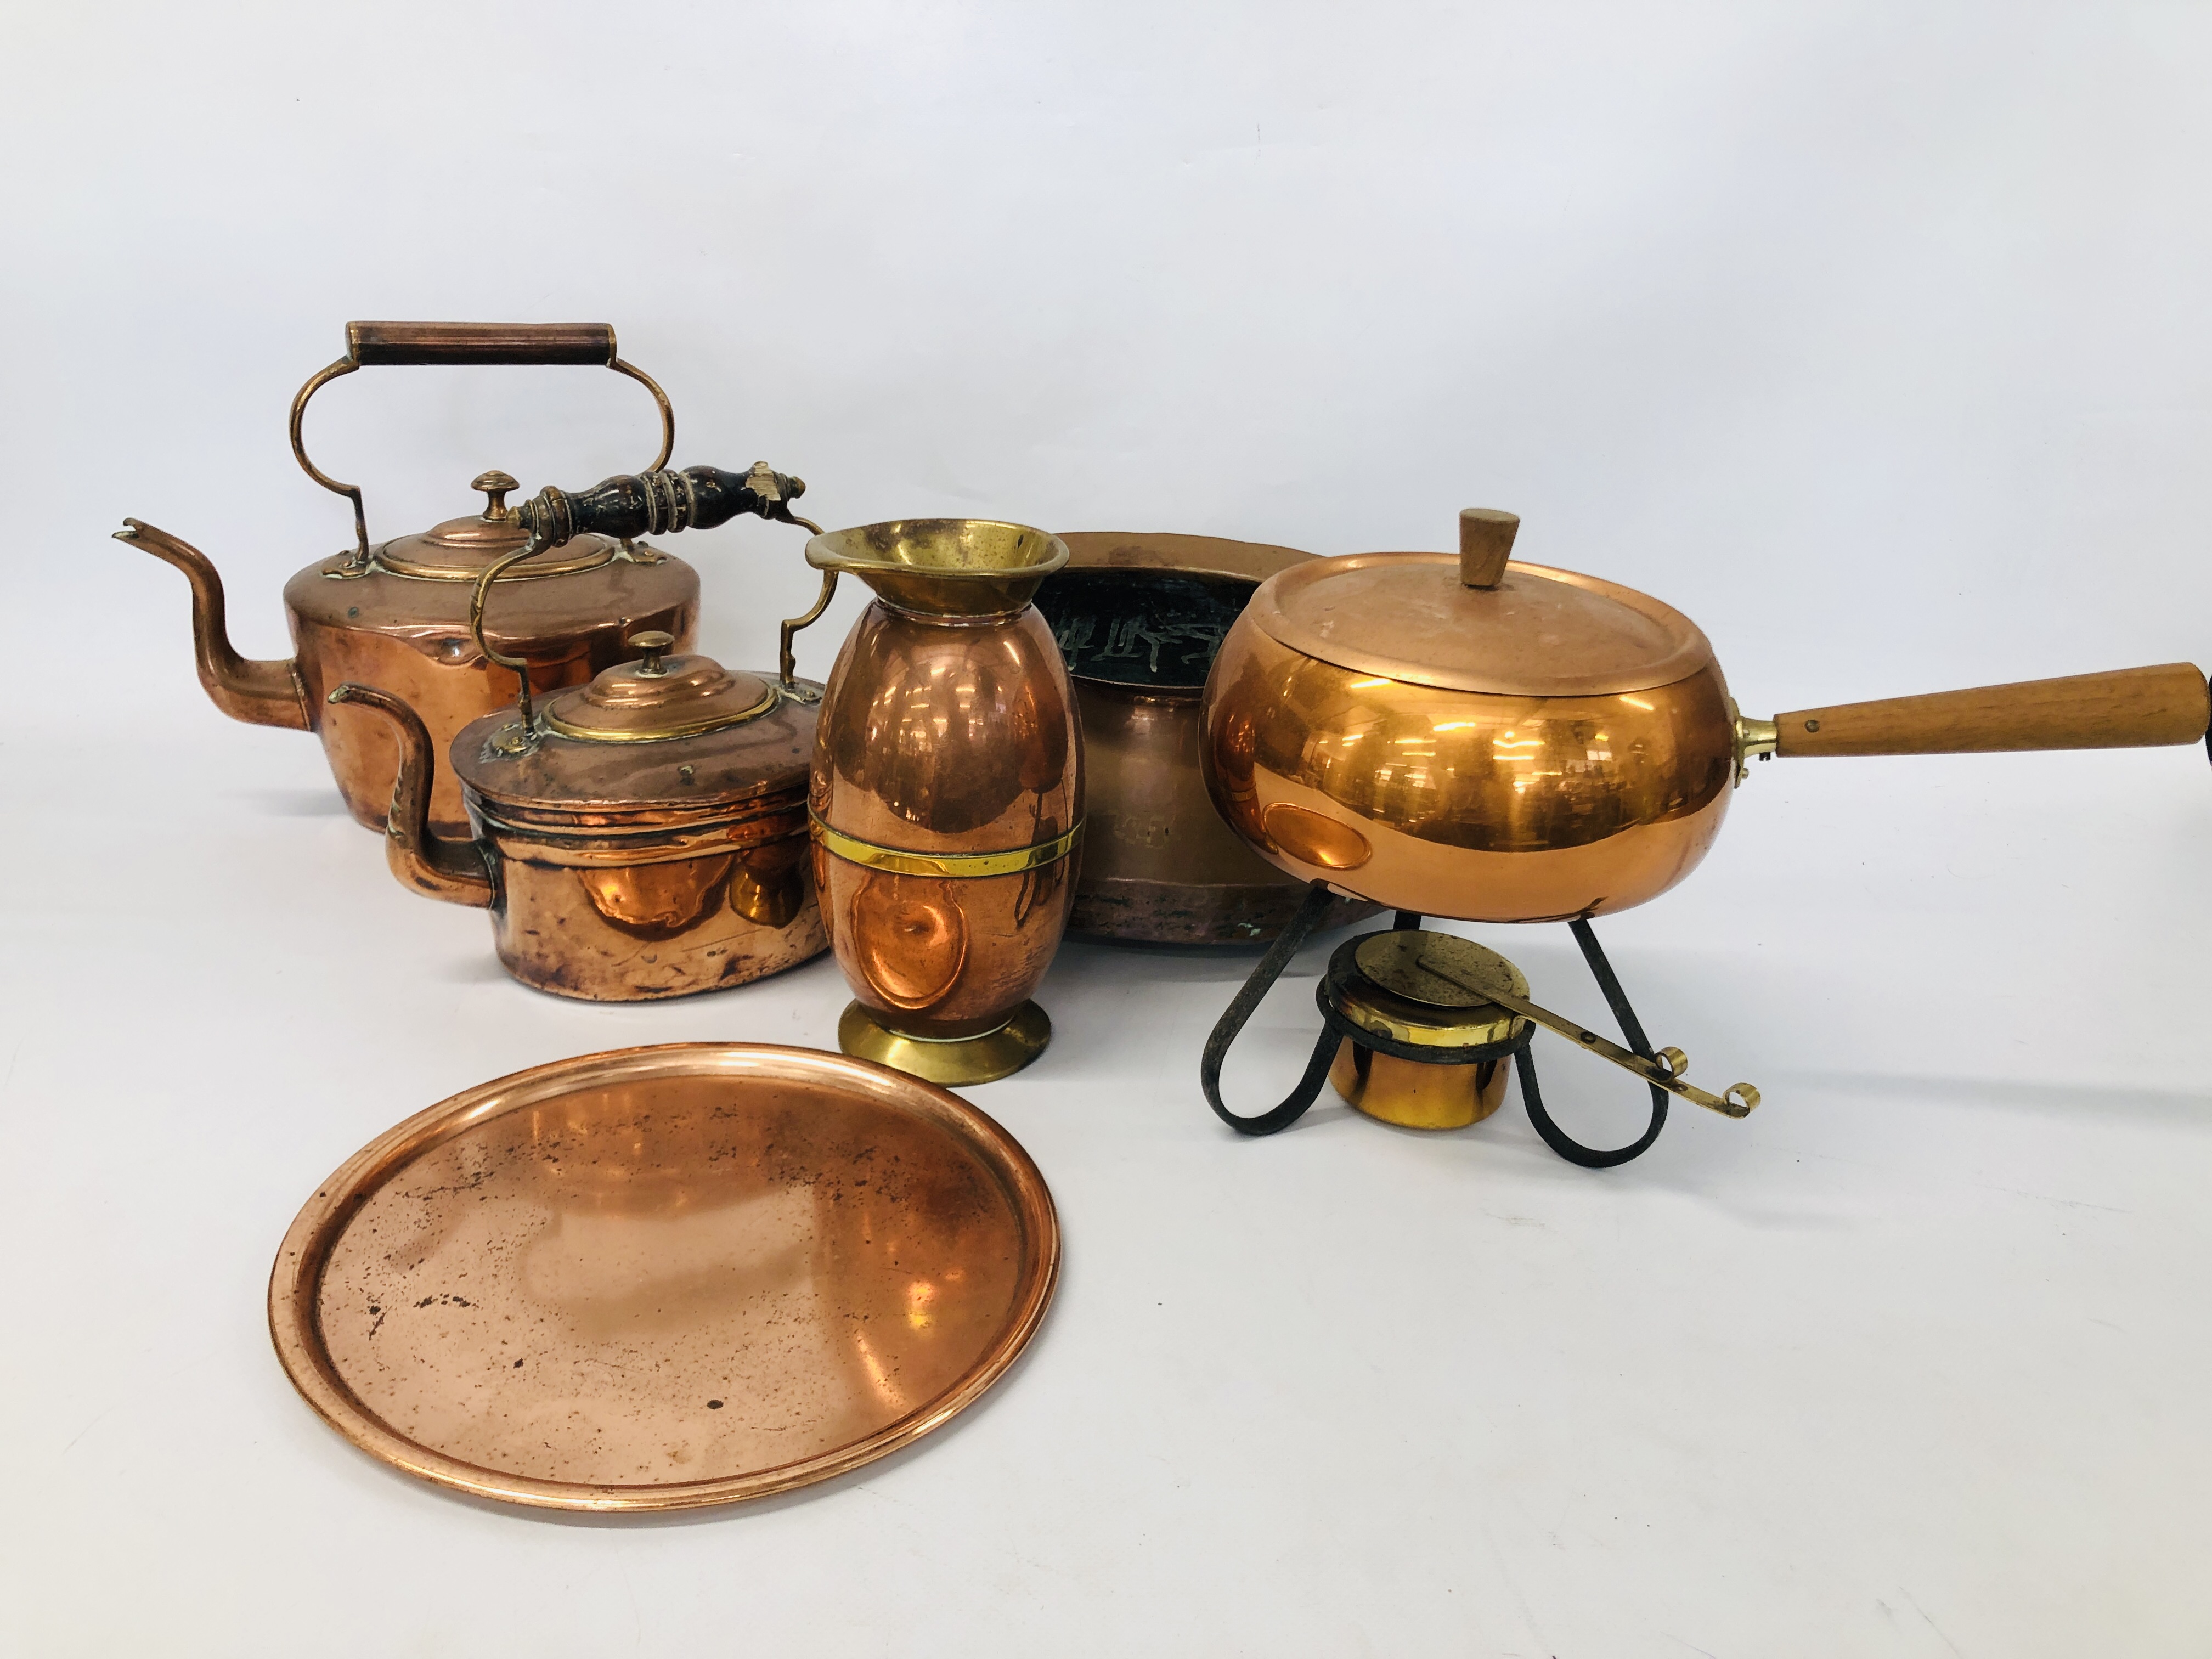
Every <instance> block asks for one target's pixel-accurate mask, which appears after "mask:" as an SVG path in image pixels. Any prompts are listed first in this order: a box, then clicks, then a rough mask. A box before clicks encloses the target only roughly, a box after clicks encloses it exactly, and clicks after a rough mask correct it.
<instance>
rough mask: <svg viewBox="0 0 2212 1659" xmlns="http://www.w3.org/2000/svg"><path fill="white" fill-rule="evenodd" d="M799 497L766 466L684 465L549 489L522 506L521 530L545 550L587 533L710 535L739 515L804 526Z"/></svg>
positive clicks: (791, 483)
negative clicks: (795, 509) (796, 506)
mask: <svg viewBox="0 0 2212 1659" xmlns="http://www.w3.org/2000/svg"><path fill="white" fill-rule="evenodd" d="M805 492H806V483H805V480H804V479H803V478H794V477H789V476H788V475H787V474H785V473H781V472H778V471H776V470H775V468H774V467H772V466H770V465H769V464H768V463H767V462H766V461H756V462H755V463H754V464H753V466H752V470H751V471H749V472H725V471H723V470H722V469H721V468H720V467H718V466H689V467H686V468H684V471H681V472H674V471H659V472H639V473H623V474H620V475H618V476H617V477H611V478H606V479H602V480H601V481H600V482H599V483H595V484H593V485H592V487H591V488H590V489H580V490H577V491H575V492H574V493H573V494H572V493H571V492H569V491H568V490H565V489H554V488H552V487H551V486H550V485H548V486H547V487H546V488H545V489H541V490H539V491H538V494H537V495H535V496H533V497H532V499H531V500H529V501H526V502H524V503H523V505H522V508H521V513H522V525H523V528H524V529H526V530H527V531H529V532H531V533H532V534H533V535H534V536H536V537H538V538H539V540H540V541H541V542H543V543H544V544H545V545H547V546H549V547H550V546H557V545H558V544H561V543H562V542H565V541H567V540H568V538H570V537H572V536H580V535H583V534H585V533H586V532H591V531H596V532H598V533H599V534H600V535H602V536H617V537H623V538H630V537H636V536H666V535H672V534H674V533H675V532H677V531H679V530H692V529H700V530H711V529H713V528H714V526H716V525H718V524H727V523H728V522H729V521H730V520H732V519H734V518H736V517H737V516H738V514H739V513H758V514H759V515H760V516H761V517H762V518H763V519H781V520H783V521H784V522H785V523H787V524H799V525H805V524H806V520H804V519H801V518H798V517H796V516H794V515H793V513H792V510H791V504H792V502H793V501H796V500H798V498H799V496H800V495H804V494H805ZM807 527H808V528H809V529H812V528H813V526H811V525H808V526H807Z"/></svg>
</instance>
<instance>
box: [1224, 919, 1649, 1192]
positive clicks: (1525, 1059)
mask: <svg viewBox="0 0 2212 1659" xmlns="http://www.w3.org/2000/svg"><path fill="white" fill-rule="evenodd" d="M1332 899H1333V895H1332V894H1331V892H1330V890H1329V886H1328V883H1327V882H1325V881H1317V882H1315V883H1314V884H1312V885H1311V886H1310V887H1309V888H1307V890H1306V896H1305V901H1304V903H1302V904H1301V905H1300V906H1299V907H1298V913H1297V915H1296V916H1295V917H1293V918H1292V919H1291V924H1290V926H1289V927H1285V929H1284V930H1283V932H1282V933H1281V934H1280V936H1279V937H1278V938H1277V939H1276V940H1275V942H1274V943H1273V945H1269V946H1268V947H1267V955H1265V956H1263V957H1261V958H1260V962H1259V965H1258V966H1257V967H1255V968H1254V969H1252V976H1251V977H1250V978H1249V979H1248V980H1246V981H1244V986H1243V989H1242V990H1240V991H1238V992H1237V996H1236V1000H1234V1001H1232V1002H1231V1003H1230V1005H1229V1006H1228V1007H1227V1008H1226V1009H1225V1010H1224V1011H1223V1013H1222V1016H1221V1018H1220V1020H1219V1021H1218V1023H1217V1024H1215V1025H1214V1028H1213V1034H1212V1036H1209V1037H1207V1038H1206V1054H1205V1056H1204V1057H1203V1058H1202V1059H1201V1060H1200V1061H1199V1066H1198V1079H1199V1085H1200V1087H1201V1088H1203V1089H1204V1090H1205V1091H1206V1104H1207V1105H1209V1106H1211V1107H1212V1108H1213V1110H1214V1114H1215V1115H1217V1116H1218V1117H1219V1118H1220V1119H1221V1121H1223V1122H1224V1123H1226V1124H1227V1125H1229V1127H1231V1128H1232V1129H1235V1130H1236V1131H1237V1133H1239V1134H1248V1135H1271V1134H1273V1133H1275V1132H1276V1131H1277V1130H1279V1129H1287V1128H1288V1127H1290V1126H1291V1124H1293V1123H1295V1122H1297V1121H1298V1119H1299V1118H1301V1117H1303V1116H1304V1115H1305V1110H1306V1109H1307V1108H1308V1107H1309V1106H1310V1105H1312V1104H1313V1103H1314V1102H1315V1101H1316V1099H1317V1098H1319V1097H1320V1095H1321V1087H1322V1083H1323V1082H1325V1081H1326V1080H1327V1079H1328V1068H1329V1065H1330V1063H1331V1062H1332V1061H1333V1060H1334V1059H1335V1058H1336V1052H1337V1048H1338V1045H1339V1044H1340V1043H1341V1042H1345V1041H1346V1040H1347V1039H1349V1040H1350V1041H1351V1042H1356V1043H1358V1044H1359V1045H1361V1046H1362V1047H1364V1048H1372V1049H1374V1050H1375V1051H1376V1052H1377V1053H1378V1054H1389V1055H1391V1056H1393V1057H1394V1058H1395V1059H1399V1060H1414V1061H1418V1062H1420V1063H1422V1064H1425V1065H1431V1066H1472V1065H1474V1064H1476V1063H1477V1062H1478V1061H1480V1060H1500V1059H1503V1058H1504V1056H1506V1055H1507V1054H1510V1055H1512V1056H1513V1069H1514V1072H1515V1074H1516V1076H1517V1077H1518V1078H1519V1079H1520V1081H1521V1103H1522V1105H1523V1106H1525V1107H1527V1108H1528V1121H1529V1122H1530V1123H1531V1124H1533V1125H1534V1127H1535V1130H1536V1133H1538V1134H1539V1135H1541V1136H1542V1137H1543V1139H1544V1144H1545V1145H1546V1146H1549V1147H1550V1148H1551V1149H1552V1150H1553V1152H1557V1153H1558V1154H1559V1156H1560V1157H1561V1158H1565V1159H1566V1160H1567V1162H1569V1163H1570V1164H1581V1165H1582V1166H1583V1168H1584V1169H1586V1170H1606V1169H1611V1168H1612V1167H1613V1165H1614V1164H1626V1163H1627V1162H1628V1161H1629V1159H1631V1158H1639V1157H1641V1156H1642V1155H1643V1154H1644V1152H1646V1151H1648V1150H1649V1149H1650V1146H1651V1143H1652V1142H1653V1141H1655V1140H1656V1139H1659V1132H1660V1130H1662V1129H1663V1128H1665V1127H1667V1091H1665V1090H1664V1089H1662V1088H1661V1087H1659V1086H1658V1085H1656V1084H1647V1085H1644V1086H1645V1087H1647V1088H1649V1089H1650V1091H1651V1121H1650V1125H1649V1126H1648V1127H1646V1128H1645V1129H1644V1133H1642V1134H1641V1135H1640V1136H1638V1138H1637V1139H1635V1140H1633V1141H1632V1142H1631V1143H1629V1145H1627V1146H1618V1147H1615V1148H1613V1150H1611V1151H1609V1152H1607V1151H1601V1150H1600V1149H1599V1148H1597V1147H1595V1146H1583V1144H1582V1143H1581V1142H1580V1141H1578V1140H1577V1139H1574V1137H1573V1136H1571V1135H1570V1134H1568V1133H1567V1132H1566V1131H1565V1130H1564V1129H1562V1128H1560V1127H1559V1125H1558V1124H1557V1123H1555V1122H1553V1121H1552V1115H1551V1114H1550V1113H1549V1112H1547V1111H1546V1110H1545V1109H1544V1097H1543V1094H1542V1092H1541V1090H1539V1088H1538V1087H1537V1084H1536V1062H1535V1060H1534V1058H1532V1057H1531V1055H1530V1054H1529V1052H1528V1044H1529V1040H1530V1039H1531V1038H1532V1037H1534V1036H1535V1034H1536V1028H1535V1024H1534V1022H1533V1021H1531V1022H1526V1023H1524V1024H1523V1025H1522V1030H1521V1032H1520V1035H1519V1036H1516V1037H1513V1038H1512V1039H1510V1041H1508V1042H1486V1043H1480V1044H1478V1045H1476V1046H1474V1047H1472V1048H1428V1047H1425V1046H1422V1045H1418V1044H1414V1043H1410V1042H1399V1041H1397V1040H1396V1039H1395V1038H1393V1037H1389V1036H1383V1034H1382V1033H1380V1032H1377V1031H1373V1030H1368V1029H1367V1028H1366V1027H1364V1026H1362V1025H1357V1024H1353V1023H1352V1021H1351V1020H1350V1019H1349V1018H1346V1016H1345V1014H1344V1013H1343V1012H1342V1011H1341V1010H1340V1008H1339V1007H1338V1006H1337V1004H1336V1000H1335V999H1334V997H1333V996H1332V994H1331V993H1332V992H1333V991H1334V990H1336V989H1338V988H1339V987H1340V981H1341V980H1342V979H1343V977H1344V975H1346V974H1348V973H1350V972H1351V971H1352V968H1351V959H1350V947H1349V946H1347V947H1346V949H1345V950H1340V951H1338V952H1337V954H1336V957H1334V958H1333V959H1332V960H1331V961H1330V963H1329V971H1328V973H1326V974H1324V975H1322V980H1321V982H1320V983H1319V984H1318V985H1316V987H1314V1001H1315V1003H1316V1005H1317V1006H1319V1008H1320V1009H1321V1017H1322V1034H1321V1036H1320V1039H1319V1040H1318V1041H1317V1042H1315V1044H1314V1051H1313V1058H1312V1059H1310V1060H1308V1061H1307V1062H1306V1069H1305V1075H1304V1076H1303V1077H1301V1078H1300V1079H1298V1083H1297V1087H1296V1088H1295V1089H1293V1090H1291V1092H1290V1093H1289V1095H1288V1096H1286V1097H1285V1098H1284V1100H1283V1101H1282V1103H1280V1104H1279V1105H1277V1106H1274V1107H1273V1108H1271V1109H1269V1110H1267V1111H1264V1112H1255V1113H1254V1114H1252V1115H1249V1116H1239V1115H1237V1113H1235V1112H1232V1111H1231V1110H1230V1109H1229V1108H1228V1107H1227V1106H1225V1105H1224V1104H1223V1103H1222V1100H1221V1066H1222V1062H1223V1061H1224V1060H1226V1059H1227V1058H1228V1057H1229V1049H1230V1045H1231V1044H1232V1043H1234V1042H1236V1041H1237V1036H1238V1034H1239V1033H1241V1032H1242V1031H1243V1029H1244V1024H1245V1022H1246V1021H1247V1020H1249V1019H1250V1018H1252V1012H1253V1010H1255V1008H1257V1007H1258V1006H1260V1000H1261V998H1262V997H1264V996H1266V995H1267V992H1268V990H1269V988H1270V987H1273V984H1274V982H1275V981H1277V980H1278V979H1279V978H1281V977H1282V973H1283V969H1285V968H1287V967H1288V966H1290V962H1291V957H1294V956H1296V955H1297V952H1298V947H1299V946H1301V945H1304V943H1305V942H1306V939H1307V938H1308V937H1309V936H1310V934H1311V933H1313V930H1314V929H1315V927H1317V926H1318V925H1319V924H1320V922H1321V920H1322V917H1323V916H1325V915H1328V910H1329V907H1330V904H1331V902H1332ZM1421 920H1422V919H1421V917H1420V916H1419V915H1418V914H1416V913H1415V912H1413V911H1411V910H1401V911H1399V912H1398V914H1397V920H1396V921H1395V923H1394V924H1393V925H1394V926H1395V927H1397V928H1399V929H1401V930H1407V929H1415V928H1419V927H1420V925H1421ZM1567 926H1568V927H1570V928H1571V929H1572V930H1573V932H1574V936H1575V943H1576V944H1577V945H1580V946H1581V947H1582V952H1583V961H1585V962H1587V963H1589V970H1590V974H1591V976H1592V977H1593V978H1595V980H1596V981H1597V985H1598V989H1599V990H1601V991H1602V992H1604V993H1605V1000H1606V1002H1607V1005H1608V1006H1610V1007H1611V1008H1612V1009H1613V1018H1614V1019H1616V1020H1618V1021H1619V1022H1620V1032H1621V1036H1623V1037H1624V1038H1626V1040H1627V1044H1628V1047H1629V1048H1632V1049H1633V1050H1634V1051H1635V1052H1636V1053H1637V1054H1640V1055H1642V1056H1643V1057H1644V1059H1646V1060H1652V1059H1656V1058H1657V1056H1656V1054H1654V1052H1653V1050H1652V1048H1651V1044H1650V1041H1649V1040H1648V1039H1647V1038H1646V1037H1645V1036H1644V1026H1643V1024H1642V1022H1641V1021H1639V1020H1638V1018H1636V1011H1635V1010H1634V1009H1633V1008H1632V1007H1630V1006H1628V998H1627V995H1626V993H1624V992H1623V991H1622V990H1621V988H1620V980H1619V979H1618V978H1616V977H1615V976H1614V975H1613V964H1612V963H1609V962H1607V960H1606V959H1605V951H1603V950H1602V949H1601V948H1600V946H1599V945H1598V942H1597V934H1596V933H1595V932H1593V931H1592V929H1591V927H1590V925H1589V922H1588V921H1584V920H1583V919H1582V918H1580V917H1577V918H1575V919H1574V920H1573V921H1570V922H1569V923H1568V924H1567Z"/></svg>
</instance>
